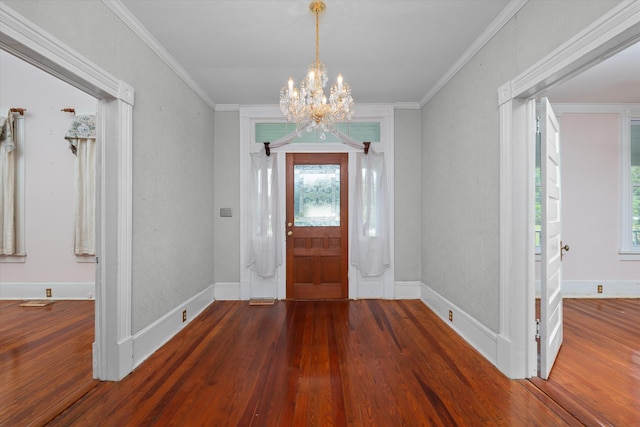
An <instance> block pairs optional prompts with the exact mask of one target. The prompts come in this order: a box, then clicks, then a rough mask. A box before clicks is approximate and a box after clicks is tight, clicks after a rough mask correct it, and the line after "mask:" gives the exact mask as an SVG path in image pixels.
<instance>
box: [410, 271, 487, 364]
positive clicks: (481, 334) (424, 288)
mask: <svg viewBox="0 0 640 427" xmlns="http://www.w3.org/2000/svg"><path fill="white" fill-rule="evenodd" d="M420 287H421V289H420V300H421V301H422V302H423V303H424V304H425V305H426V306H427V307H429V309H430V310H431V311H433V312H434V313H435V314H436V315H437V316H438V317H440V318H441V319H442V321H443V322H444V323H446V324H447V325H448V326H449V327H451V329H453V330H454V331H456V333H457V334H458V335H460V336H461V337H462V338H464V339H465V341H467V342H468V343H469V344H470V345H471V346H472V347H473V348H475V349H476V350H477V351H478V352H479V353H480V354H481V355H482V356H484V357H485V358H486V359H487V360H488V361H489V362H491V363H493V364H494V365H496V366H497V360H498V335H497V334H496V333H495V332H493V331H491V330H490V329H488V328H487V327H486V326H484V325H483V324H482V323H480V322H479V321H478V320H476V319H475V318H474V317H473V316H471V315H470V314H469V313H467V312H465V311H463V310H462V309H460V308H459V307H458V306H456V305H455V304H453V303H451V301H449V300H447V299H446V298H444V297H443V296H442V295H440V294H438V293H437V292H436V291H434V290H433V289H431V288H430V287H429V286H428V285H425V284H424V283H421V284H420ZM449 311H451V313H452V316H453V320H449Z"/></svg>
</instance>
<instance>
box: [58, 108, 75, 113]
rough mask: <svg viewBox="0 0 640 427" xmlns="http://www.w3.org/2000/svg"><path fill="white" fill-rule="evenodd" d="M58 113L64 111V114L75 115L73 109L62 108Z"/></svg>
mask: <svg viewBox="0 0 640 427" xmlns="http://www.w3.org/2000/svg"><path fill="white" fill-rule="evenodd" d="M60 111H64V112H65V113H73V114H75V113H76V109H75V108H63V109H62V110H60Z"/></svg>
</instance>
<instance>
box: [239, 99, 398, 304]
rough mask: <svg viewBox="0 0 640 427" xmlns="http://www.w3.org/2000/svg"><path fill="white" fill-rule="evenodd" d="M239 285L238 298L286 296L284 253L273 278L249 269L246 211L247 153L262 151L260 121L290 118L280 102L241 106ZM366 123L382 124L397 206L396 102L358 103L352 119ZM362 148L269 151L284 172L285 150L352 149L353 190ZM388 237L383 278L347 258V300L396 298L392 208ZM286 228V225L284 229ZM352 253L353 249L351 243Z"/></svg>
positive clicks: (323, 148)
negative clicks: (361, 269)
mask: <svg viewBox="0 0 640 427" xmlns="http://www.w3.org/2000/svg"><path fill="white" fill-rule="evenodd" d="M239 110H240V111H239V112H240V284H239V290H238V295H239V297H240V299H243V300H247V299H250V298H264V297H273V298H276V299H282V298H285V297H286V274H285V271H286V257H283V263H282V265H281V266H280V267H278V269H277V272H276V274H275V276H274V277H270V278H261V277H259V276H258V275H256V274H255V273H254V272H253V271H251V270H250V269H249V268H248V267H247V262H246V257H247V255H246V252H247V251H246V242H247V232H248V231H247V218H246V214H245V213H246V212H247V208H248V206H250V203H249V201H248V199H247V198H248V197H249V191H248V181H247V179H248V178H247V177H248V170H249V166H250V156H249V153H251V152H256V151H257V150H263V149H264V148H263V145H262V144H257V143H255V125H256V123H282V122H285V121H286V119H285V118H284V117H283V116H282V113H281V112H280V108H279V107H278V106H277V105H263V106H243V107H240V109H239ZM356 121H364V122H372V121H379V122H380V126H381V127H380V139H381V141H380V143H376V144H374V145H372V146H373V147H374V149H375V150H377V151H378V152H384V155H385V165H386V172H387V175H386V176H387V199H388V202H389V206H391V207H393V206H394V191H393V189H394V184H393V176H394V173H393V168H394V157H393V156H394V108H393V106H392V105H384V104H370V105H367V104H359V105H358V106H357V115H356V116H355V117H354V118H353V119H352V122H356ZM357 151H359V150H358V149H355V148H352V147H349V146H347V145H345V144H342V143H320V144H318V143H294V144H289V145H285V146H283V147H281V148H279V149H275V150H274V149H272V150H271V152H272V153H273V152H277V153H278V162H279V163H278V170H280V171H284V170H285V169H286V168H285V157H286V155H285V153H304V152H311V153H312V152H318V153H323V152H325V153H326V152H335V153H340V152H348V153H349V188H350V189H353V188H355V163H356V162H355V153H356V152H357ZM278 180H279V185H278V187H279V190H278V191H279V193H280V194H282V195H284V194H285V174H284V173H281V174H280V176H279V177H278ZM349 193H350V194H349V206H350V207H351V206H354V205H355V202H354V196H353V191H350V192H349ZM280 205H281V206H280V211H281V212H285V197H284V196H283V197H280ZM388 214H389V218H388V220H389V241H390V245H391V247H390V255H391V265H390V267H389V268H387V270H386V271H385V272H384V273H383V274H382V275H380V276H377V277H362V275H361V274H360V272H359V271H358V270H357V269H356V268H355V267H354V266H353V265H352V264H351V261H349V298H350V299H356V298H384V299H393V298H394V297H395V283H394V246H393V242H394V226H393V225H394V210H393V208H392V209H390V210H389V212H388ZM352 224H353V217H352V212H350V213H349V234H348V235H349V238H350V237H351V235H352V230H351V226H352ZM283 229H284V228H283ZM282 238H283V248H284V247H285V241H284V239H285V236H284V233H283V236H282ZM349 253H351V247H350V246H349Z"/></svg>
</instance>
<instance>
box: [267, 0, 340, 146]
mask: <svg viewBox="0 0 640 427" xmlns="http://www.w3.org/2000/svg"><path fill="white" fill-rule="evenodd" d="M309 9H310V10H311V12H313V14H315V15H316V60H315V62H312V63H311V64H310V65H309V73H308V74H307V76H306V77H305V78H304V79H302V81H301V82H300V88H299V89H298V88H294V86H293V79H292V78H289V85H288V86H285V87H283V88H282V89H281V90H280V109H281V110H282V113H283V114H284V115H285V116H286V118H287V120H288V121H289V122H295V124H296V131H298V132H301V131H302V130H303V129H305V128H306V129H307V131H309V132H311V131H312V130H314V129H317V128H319V129H321V130H322V135H321V136H320V139H322V140H324V139H325V136H324V132H325V131H327V132H335V128H334V124H335V123H339V122H344V121H349V120H351V115H352V114H353V98H352V97H351V87H350V86H349V84H348V83H347V82H344V81H343V80H342V75H341V74H338V78H337V81H336V83H334V84H333V85H331V91H330V92H329V100H328V102H327V97H326V96H325V94H324V89H323V88H324V87H325V86H326V85H327V81H328V80H329V79H328V76H327V67H326V66H325V65H324V64H323V63H322V62H320V36H319V28H320V24H319V22H320V13H322V12H323V11H324V10H325V9H326V5H325V4H324V2H323V1H321V0H318V1H313V2H311V4H309Z"/></svg>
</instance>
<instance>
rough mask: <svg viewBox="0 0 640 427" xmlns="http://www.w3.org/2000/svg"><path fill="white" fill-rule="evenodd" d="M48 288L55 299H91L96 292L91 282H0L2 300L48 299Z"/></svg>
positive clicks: (0, 297)
mask: <svg viewBox="0 0 640 427" xmlns="http://www.w3.org/2000/svg"><path fill="white" fill-rule="evenodd" d="M46 289H51V299H53V300H76V299H77V300H90V299H93V298H94V296H95V294H96V287H95V283H91V282H24V283H9V282H7V283H0V300H13V299H17V300H23V299H46V298H47V293H46Z"/></svg>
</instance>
